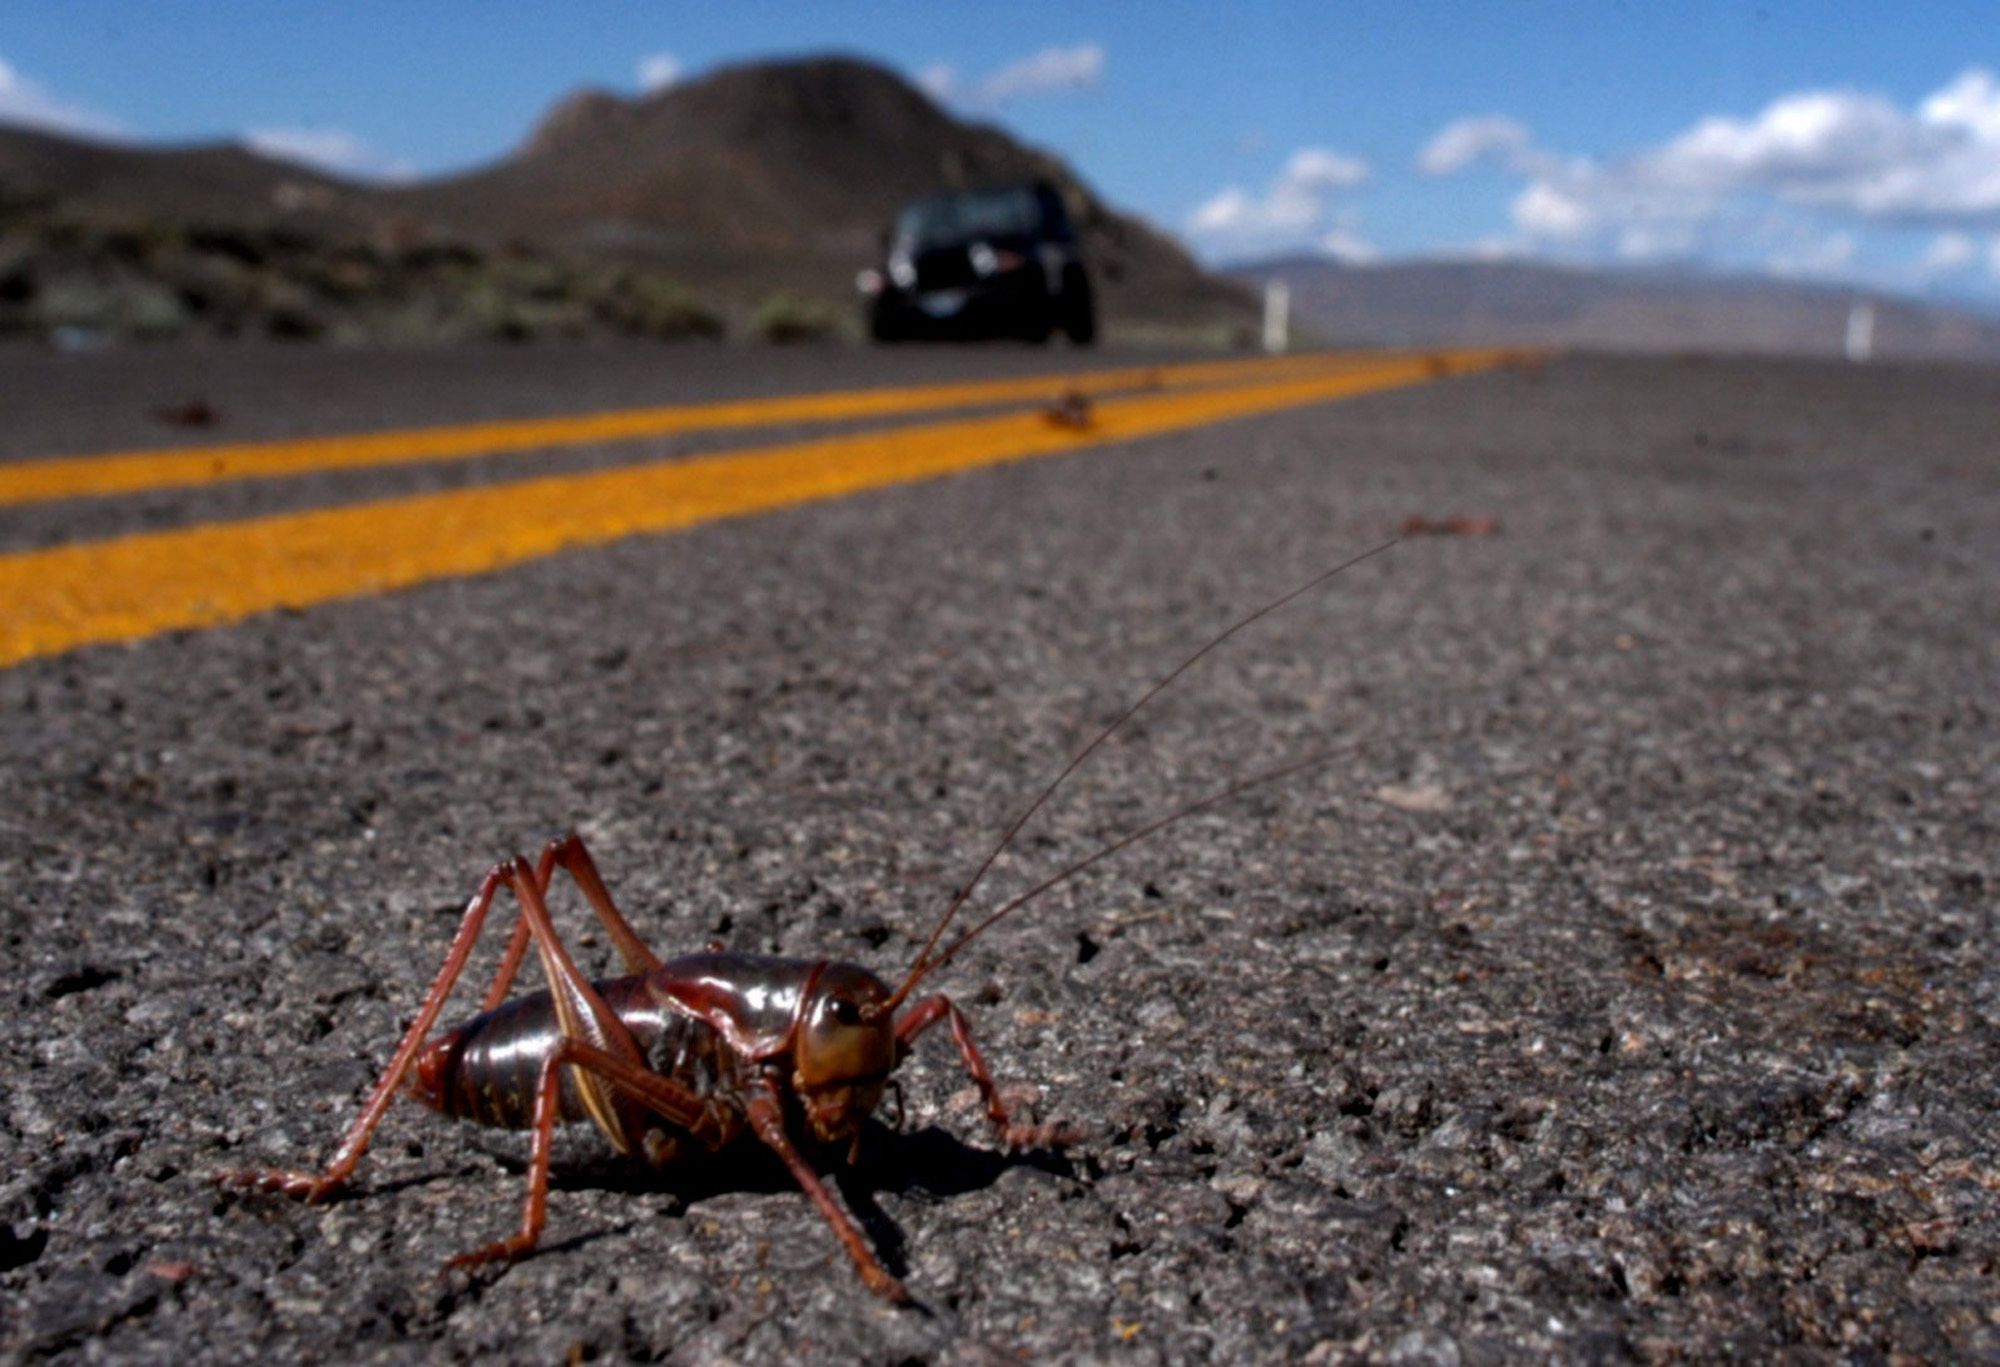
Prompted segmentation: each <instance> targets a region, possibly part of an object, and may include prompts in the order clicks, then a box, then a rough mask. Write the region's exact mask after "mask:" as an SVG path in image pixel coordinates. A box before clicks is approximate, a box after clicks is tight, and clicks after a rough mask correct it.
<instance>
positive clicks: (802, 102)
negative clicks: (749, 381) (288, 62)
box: [0, 57, 1255, 341]
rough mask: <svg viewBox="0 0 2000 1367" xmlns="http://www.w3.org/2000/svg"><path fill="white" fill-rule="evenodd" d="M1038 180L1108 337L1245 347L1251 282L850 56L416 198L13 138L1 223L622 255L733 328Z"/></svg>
mask: <svg viewBox="0 0 2000 1367" xmlns="http://www.w3.org/2000/svg"><path fill="white" fill-rule="evenodd" d="M1032 177H1041V178H1045V179H1047V180H1050V181H1052V182H1054V183H1055V184H1057V185H1058V186H1060V187H1061V188H1062V189H1063V191H1064V192H1065V194H1066V196H1067V197H1068V199H1069V201H1070V205H1071V208H1072V210H1073V211H1074V213H1075V215H1076V218H1077V222H1078V226H1079V228H1080V230H1081V232H1082V233H1083V236H1084V241H1085V247H1086V250H1087V251H1088V252H1089V253H1090V259H1091V261H1092V263H1093V265H1094V267H1095V269H1096V272H1097V278H1098V287H1099V297H1100V306H1101V310H1102V312H1103V313H1104V315H1105V316H1106V319H1107V322H1108V324H1109V327H1110V328H1111V329H1112V330H1113V331H1114V332H1116V331H1118V330H1121V329H1122V330H1123V331H1124V332H1125V334H1126V335H1127V336H1131V335H1134V334H1135V333H1138V332H1143V331H1159V332H1163V333H1168V334H1172V335H1177V336H1180V337H1183V338H1186V337H1189V336H1191V335H1193V334H1197V333H1199V334H1204V335H1206V336H1208V337H1209V338H1211V339H1212V340H1218V341H1219V340H1225V339H1228V338H1231V337H1240V336H1245V335H1248V333H1249V330H1250V329H1251V328H1252V327H1253V326H1254V322H1255V305H1254V302H1253V301H1252V299H1251V298H1250V296H1249V294H1248V293H1247V292H1246V291H1245V290H1244V289H1243V288H1242V287H1241V286H1240V285H1236V284H1233V283H1230V282H1227V281H1223V280H1221V279H1219V278H1217V277H1215V276H1212V275H1210V274H1208V273H1207V272H1205V271H1203V270H1202V269H1201V268H1200V267H1199V266H1197V265H1196V264H1195V262H1194V261H1193V259H1192V258H1191V257H1189V255H1188V254H1187V253H1186V251H1184V250H1183V249H1182V248H1181V247H1180V246H1179V244H1177V243H1176V242H1174V241H1173V240H1172V239H1171V238H1169V237H1167V236H1166V235H1165V234H1163V233H1160V232H1158V231H1156V230H1154V229H1152V228H1151V227H1148V226H1147V225H1146V224H1144V223H1142V222H1140V221H1139V220H1137V219H1135V218H1132V217H1130V216H1127V215H1124V214H1121V213H1119V212H1117V211H1116V210H1114V209H1112V208H1111V207H1110V206H1108V205H1106V204H1105V203H1104V202H1103V201H1102V200H1101V199H1099V198H1098V196H1097V195H1096V193H1095V192H1094V191H1092V190H1091V189H1090V187H1089V186H1088V185H1086V184H1085V183H1084V182H1083V181H1082V180H1081V179H1080V178H1079V177H1078V176H1077V174H1076V173H1075V172H1074V171H1073V170H1071V169H1070V168H1069V167H1068V166H1067V165H1066V164H1064V163H1063V162H1062V161H1060V160H1059V159H1057V158H1056V157H1054V156H1051V155H1049V154H1048V153H1045V152H1041V151H1037V150H1035V149H1033V148H1030V147H1027V146H1024V145H1023V144H1021V143H1020V142H1018V141H1016V140H1015V139H1014V138H1013V137H1011V136H1010V135H1009V134H1007V133H1006V132H1005V131H1003V130H1001V129H999V128H997V127H994V126H992V125H988V124H981V123H973V122H967V121H964V120H961V119H958V118H956V117H954V116H953V115H951V114H950V113H948V112H947V111H945V110H943V109H941V108H940V107H939V106H938V105H937V104H935V103H933V102H932V101H931V100H930V99H929V98H928V97H927V96H925V95H924V94H923V93H922V92H920V91H918V90H917V89H916V88H914V87H913V86H911V85H910V84H909V83H908V82H907V81H905V80H904V79H903V78H902V77H900V76H898V75H897V74H896V73H894V72H892V71H889V70H887V69H886V68H883V67H880V66H876V65H874V64H872V63H869V62H865V61H861V60H857V59H852V58H845V57H823V58H812V59H807V60H801V61H787V62H769V63H757V64H752V65H745V66H737V67H731V68H727V69H724V70H720V71H717V72H714V73H713V74H711V75H708V76H705V77H702V78H700V79H697V80H691V81H687V82H684V83H682V84H678V85H675V86H672V87H670V88H668V89H666V90H664V91H661V92H659V93H658V94H654V95H649V96H644V97H639V98H626V97H623V96H620V95H616V94H612V93H609V92H606V91H585V92H582V93H579V94H576V95H573V96H571V97H569V98H568V99H566V100H564V101H562V102H561V103H560V104H558V105H557V106H556V107H555V108H554V109H552V110H551V111H550V112H549V113H548V114H547V115H546V116H545V117H544V118H543V120H542V121H541V123H540V124H539V125H538V126H537V127H536V128H535V129H534V130H533V131H532V133H531V134H530V135H529V136H528V137H527V139H526V140H525V141H524V142H523V143H522V145H521V146H520V148H519V149H518V150H517V151H515V152H514V153H512V154H511V155H509V156H507V157H505V158H503V159H502V160H500V161H498V162H496V163H494V164H492V165H490V166H486V167H483V168H480V169H478V170H475V171H472V172H469V173H465V174H461V175H455V176H450V177H445V178H441V179H438V180H433V181H429V182H420V183H417V184H412V185H405V186H383V185H363V184H358V183H353V182H348V181H343V180H340V179H338V178H335V177H331V176H327V175H324V174H320V173H318V172H314V171H310V170H306V169H303V168H300V167H297V166H293V165H291V164H288V163H284V162H279V161H275V160H272V159H270V158H266V157H263V156H259V155H257V154H256V153H253V152H250V151H248V150H245V149H243V148H240V147H235V146H227V145H218V146H203V147H189V148H173V149H154V148H140V147H132V146H114V145H105V144H98V143H91V142H85V141H81V140H78V139H73V138H65V137H60V136H57V135H54V134H49V133H42V132H34V131H30V130H25V129H5V128H0V217H3V216H4V215H5V214H6V213H7V212H9V210H10V206H11V208H12V210H13V211H15V212H16V213H17V215H18V212H19V211H20V210H22V209H23V208H26V209H29V210H32V211H35V212H39V213H42V214H44V215H50V216H56V217H64V218H77V217H82V218H85V219H88V220H92V221H99V222H101V221H105V220H110V221H115V222H119V223H122V224H130V223H133V222H135V221H145V222H151V223H155V224H158V223H169V224H176V225H183V226H186V225H200V226H204V227H214V226H218V225H228V226H232V227H239V228H254V229H256V230H257V231H259V232H269V231H272V230H273V229H278V230H282V229H285V228H297V229H301V230H303V231H305V232H308V233H311V234H315V235H318V236H322V237H325V238H328V239H329V240H337V239H348V240H359V241H368V242H372V243H375V244H377V245H383V244H393V245H396V246H397V247H398V248H400V247H401V246H406V245H407V244H410V243H412V242H417V241H423V240H430V241H433V242H439V241H448V242H454V243H462V244H467V245H468V246H470V247H472V248H474V249H481V250H485V251H488V252H501V249H505V252H511V253H513V254H515V255H518V254H519V253H520V252H521V251H522V250H526V251H529V252H533V253H536V254H540V255H544V256H554V257H558V258H562V259H570V260H575V259H579V258H582V259H590V260H605V259H607V258H608V259H611V260H614V261H618V262H624V263H628V264H641V265H644V266H647V267H653V268H661V269H664V270H666V271H668V272H670V273H671V274H673V275H674V276H676V277H678V278H679V279H680V280H681V281H683V282H684V283H685V284H686V285H687V286H688V287H689V288H690V289H691V290H692V291H693V292H694V293H695V294H696V295H699V296H701V297H704V298H708V299H712V300H715V301H717V302H718V303H721V304H723V305H725V306H727V307H729V308H730V309H732V310H733V311H736V312H738V313H739V314H741V313H743V312H744V311H746V310H747V309H749V308H750V307H752V306H754V305H755V304H756V303H757V302H758V301H759V300H762V299H764V298H766V297H768V296H770V295H771V294H772V293H773V292H774V291H787V292H790V293H793V294H798V295H803V296H805V297H807V298H809V299H817V300H820V301H823V302H825V303H827V304H831V305H834V306H836V307H837V308H838V309H839V310H840V311H841V316H846V315H847V313H848V312H849V311H851V310H852V309H853V307H854V304H855V297H854V292H853V279H854V275H855V272H856V271H857V270H859V269H860V268H861V267H863V266H865V265H868V264H871V262H872V261H873V259H874V257H875V255H876V254H877V251H878V241H879V238H880V235H881V233H882V232H883V230H884V229H885V228H887V226H888V225H889V223H890V221H891V220H892V219H893V218H894V216H895V214H896V212H897V210H898V209H899V208H900V207H901V206H902V205H903V204H904V203H906V202H907V201H908V200H910V199H912V198H915V197H917V196H920V195H924V194H928V193H932V192H934V191H936V190H938V189H941V188H949V187H955V186H964V185H975V184H986V183H999V182H1006V181H1018V180H1023V179H1028V178H1032ZM5 226H6V225H5V223H4V221H0V229H4V228H5ZM505 252H501V254H505Z"/></svg>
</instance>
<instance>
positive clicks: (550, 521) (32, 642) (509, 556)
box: [0, 351, 1511, 666]
mask: <svg viewBox="0 0 2000 1367" xmlns="http://www.w3.org/2000/svg"><path fill="white" fill-rule="evenodd" d="M1510 354H1511V353H1506V352H1499V351H1467V352H1455V353H1451V354H1449V355H1448V356H1442V357H1440V356H1431V357H1422V358H1410V359H1403V360H1397V361H1392V362H1388V363H1385V364H1382V365H1378V366H1376V367H1373V368H1370V369H1365V370H1350V371H1347V372H1344V373H1340V374H1333V375H1309V376H1305V377H1300V378H1291V379H1284V380H1278V381H1273V382H1270V383H1266V384H1259V385H1247V386H1241V387H1235V388H1220V389H1207V390H1190V391H1182V392H1169V393H1164V394H1145V395H1140V396H1136V397H1131V398H1124V399H1116V400H1110V401H1106V402H1103V403H1100V404H1098V405H1097V406H1096V409H1095V412H1094V413H1093V415H1092V421H1091V423H1090V425H1089V426H1087V427H1085V428H1082V429H1075V428H1065V427H1062V426H1059V425H1057V424H1055V423H1053V422H1051V421H1049V420H1048V418H1047V417H1045V416H1044V415H1043V414H1041V413H1012V414H1006V415H1003V416H998V417H984V418H972V419H964V420H960V421H957V422H949V423H935V424H927V425H923V426H916V427H905V428H899V429H896V430H893V431H889V432H876V433H868V434H863V435H856V436H840V437H830V438H823V439H821V440H818V441H811V442H799V443H792V444H787V445H782V446H770V447H764V448H761V449H757V450H751V451H743V452H735V453H731V454H727V455H716V456H709V457H702V458H698V459H692V460H685V461H678V462H656V463H652V464H647V465H639V466H633V467H628V468H623V469H617V470H606V471H600V472H596V473H590V474H578V475H565V476H553V477H547V478H541V479H530V480H523V481H520V482H518V483H513V484H506V485H497V486H490V487H485V488H479V489H467V490H461V491H455V492H449V493H437V494H425V495H420V496H417V497H411V498H400V499H390V500H385V501H382V502H377V503H368V504H361V505H358V506H353V507H345V508H332V509H323V510H320V511H315V512H304V513H290V514H285V515H282V516H275V517H265V518H258V519H254V520H250V521H244V522H230V523H220V524H215V525H210V526H200V527H191V528H186V529H181V530H174V531H163V532H151V533H145V534H142V535H137V536H126V537H119V538H115V539H112V540H107V541H98V542H89V543H81V544H76V545H70V546H61V547H56V548H54V549H50V550H38V551H25V552H20V553H17V554H12V555H4V556H0V666H5V665H10V664H14V663H18V662H19V661H22V660H26V659H29V658H32V657H34V656H38V655H50V654H55V653H57V652H60V651H64V650H70V649H73V648H75V647H78V646H83V645H89V644H95V643H98V642H104V641H122V640H132V639H136V638H139V637H143V636H150V635H153V634H155V633H157V632H161V631H168V630H172V629H175V628H185V627H205V626H218V625H221V624H223V623H227V622H234V621H238V620H241V619H242V618H245V617H248V616H251V615H252V614H255V613H258V612H264V611H269V610H271V609H274V608H281V607H304V606H307V605H310V604H314V603H324V602H329V601H332V600H334V599H340V598H351V597H355V596H358V595H362V594H369V593H377V592H381V591H383V590H387V589H394V588H401V587H405V586H408V585H413V584H421V583H424V582H426V581H428V580H433V579H440V578H445V577H449V576H455V575H468V574H480V573H484V572H487V571H491V570H497V569H500V568H502V567H504V566H508V565H514V564H518V563H520V562H521V561H524V560H531V559H535V558H537V557H540V556H545V555H549V554H552V553H554V552H556V551H559V550H562V549H564V548H566V547H573V546H590V545H600V544H603V543H605V542H609V541H614V540H617V539H619V538H622V537H627V536H631V535H634V534H637V533H642V532H662V531H669V530H672V529H676V528H684V527H691V526H694V525H696V524H698V523H703V522H709V521H713V520H716V519H720V518H730V517H742V516H746V515H749V514H753V513H759V512H765V511H769V510H772V509H776V508H783V507H787V506H790V505H794V504H801V503H810V502H815V501H819V500H823V499H832V498H839V497H841V496H842V495H845V494H852V493H856V492H859V491H861V490H864V489H874V488H880V487H883V486H886V485H894V484H904V483H910V482H914V481H918V480H926V479H932V478H936V477H937V476H940V475H945V474H949V473H952V472H954V471H961V470H969V469H973V468H976V467H979V466H985V465H995V464H999V463H1002V462H1006V461H1017V460H1025V459H1028V458H1030V457H1035V456H1047V455H1057V454H1061V453H1064V452H1070V451H1076V450H1080V449H1084V448H1088V447H1095V446H1103V445H1107V444H1109V443H1114V442H1125V441H1131V440H1133V439H1135V438H1139V437H1147V436H1153V435H1157V434H1160V433H1166V432H1175V431H1181V430H1185V429H1188V428H1194V427H1200V426H1204V425H1206V424H1209V423H1215V422H1222V421H1225V420H1228V419H1231V418H1242V417H1248V416H1251V415H1254V414H1259V413H1269V412H1274V411H1277V410H1279V409H1285V408H1293V407H1298V406H1301V405H1305V404H1314V403H1323V402H1326V401H1328V400H1332V399H1339V398H1345V397H1347V396H1350V395H1354V394H1362V393H1367V392H1369V391H1371V390H1380V389H1389V388H1394V387H1396V386H1399V385H1408V384H1416V383H1419V382H1421V381H1423V380H1425V379H1431V378H1436V377H1438V376H1439V375H1441V374H1447V373H1462V372H1465V371H1470V370H1476V369H1482V368H1485V367H1487V366H1491V365H1495V364H1498V363H1500V362H1502V361H1504V360H1506V359H1507V358H1508V356H1509V355H1510Z"/></svg>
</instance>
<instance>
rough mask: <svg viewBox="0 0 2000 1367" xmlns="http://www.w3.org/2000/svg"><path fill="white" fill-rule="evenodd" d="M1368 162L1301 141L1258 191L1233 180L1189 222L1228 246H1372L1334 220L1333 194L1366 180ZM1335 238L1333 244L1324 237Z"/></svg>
mask: <svg viewBox="0 0 2000 1367" xmlns="http://www.w3.org/2000/svg"><path fill="white" fill-rule="evenodd" d="M1369 174H1370V169H1369V166H1368V163H1367V162H1365V161H1363V160H1362V159H1361V158H1359V157H1355V156H1350V155H1348V154H1347V153H1345V152H1335V151H1332V150H1331V149H1329V148H1325V147H1301V148H1300V149H1299V150H1298V151H1296V152H1294V153H1292V155H1291V156H1290V157H1289V158H1287V160H1286V162H1285V166H1284V169H1283V170H1282V171H1280V172H1279V174H1278V176H1277V178H1276V179H1275V180H1273V181H1272V182H1271V184H1270V185H1269V186H1267V187H1266V188H1265V190H1264V193H1263V194H1261V195H1252V194H1251V193H1250V192H1249V191H1247V190H1245V189H1243V187H1242V186H1240V185H1231V186H1229V187H1227V188H1226V189H1224V190H1222V191H1221V192H1219V193H1218V194H1216V195H1215V196H1214V197H1212V198H1211V199H1209V200H1208V201H1207V202H1206V203H1204V204H1203V205H1201V207H1200V208H1198V209H1196V210H1195V211H1194V213H1193V214H1192V215H1190V216H1189V218H1188V228H1189V230H1190V231H1191V232H1193V233H1194V234H1195V235H1196V236H1198V237H1203V238H1207V239H1209V240H1210V242H1211V243H1212V244H1213V245H1215V246H1217V247H1219V248H1224V249H1227V250H1231V251H1238V252H1243V251H1269V250H1274V249H1279V248H1296V247H1303V246H1307V245H1312V244H1317V245H1319V246H1320V247H1321V249H1322V250H1327V251H1329V252H1330V253H1331V254H1333V255H1340V254H1342V251H1351V250H1352V249H1353V248H1355V247H1359V248H1361V249H1363V250H1366V251H1370V252H1372V251H1373V248H1371V247H1368V246H1367V244H1366V243H1364V242H1363V241H1362V239H1361V238H1360V237H1359V236H1357V235H1356V234H1355V233H1354V232H1353V225H1352V224H1351V223H1345V222H1337V221H1336V220H1335V216H1334V211H1333V198H1332V197H1333V196H1334V194H1335V193H1337V192H1338V191H1341V190H1348V189H1352V188H1353V187H1355V186H1357V185H1362V184H1365V183H1366V182H1367V180H1368V178H1369ZM1329 239H1331V240H1335V241H1337V242H1339V243H1340V244H1342V245H1341V248H1340V249H1339V250H1336V249H1334V248H1330V247H1328V246H1327V242H1328V240H1329Z"/></svg>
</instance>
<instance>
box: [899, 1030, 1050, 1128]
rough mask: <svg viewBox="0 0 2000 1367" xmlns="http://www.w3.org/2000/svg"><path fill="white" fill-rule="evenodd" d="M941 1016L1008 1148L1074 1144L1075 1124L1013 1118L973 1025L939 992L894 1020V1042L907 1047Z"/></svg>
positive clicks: (987, 1114)
mask: <svg viewBox="0 0 2000 1367" xmlns="http://www.w3.org/2000/svg"><path fill="white" fill-rule="evenodd" d="M941 1020H948V1021H950V1022H951V1039H952V1043H954V1044H956V1045H957V1046H958V1056H959V1058H960V1059H962V1060H963V1061H964V1063H965V1071H966V1072H967V1073H969V1074H971V1075H972V1082H973V1085H974V1086H976V1087H977V1088H979V1095H980V1098H981V1099H982V1100H983V1101H985V1103H986V1118H987V1119H988V1120H990V1121H992V1122H993V1128H994V1130H995V1131H996V1132H998V1134H999V1136H1000V1142H1001V1143H1002V1144H1004V1145H1006V1146H1007V1147H1008V1148H1010V1149H1056V1148H1061V1147H1063V1146H1064V1145H1066V1144H1074V1143H1076V1142H1077V1140H1079V1139H1081V1138H1082V1137H1083V1136H1082V1133H1081V1132H1080V1131H1079V1130H1077V1129H1076V1128H1075V1127H1074V1126H1070V1125H1062V1124H1055V1125H1023V1124H1020V1123H1018V1122H1017V1121H1016V1120H1015V1119H1014V1114H1013V1112H1012V1111H1011V1110H1010V1109H1009V1108H1008V1106H1007V1103H1006V1101H1005V1099H1003V1098H1002V1097H1001V1095H1000V1088H999V1087H998V1086H997V1085H996V1084H995V1083H994V1081H993V1074H992V1072H991V1071H989V1070H988V1069H987V1067H986V1060H985V1058H984V1057H982V1056H981V1054H980V1052H979V1046H978V1045H977V1044H974V1043H973V1042H972V1026H971V1024H970V1023H969V1022H968V1021H967V1020H966V1019H965V1013H964V1012H963V1011H960V1010H959V1009H958V1007H957V1006H955V1005H953V1003H952V1000H951V998H949V997H947V996H945V995H943V994H942V993H939V994H938V995H937V996H933V997H925V998H924V999H923V1000H922V1001H920V1002H918V1003H917V1004H916V1005H914V1006H912V1007H911V1008H910V1009H909V1010H908V1011H907V1012H905V1013H904V1015H903V1017H902V1019H900V1020H898V1021H897V1022H896V1043H897V1045H898V1046H900V1047H901V1048H903V1049H908V1048H909V1046H910V1043H911V1041H913V1040H915V1039H916V1037H917V1036H918V1035H921V1034H922V1033H923V1032H924V1031H926V1030H928V1029H930V1028H931V1027H932V1026H933V1025H936V1024H937V1023H938V1022H939V1021H941Z"/></svg>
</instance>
